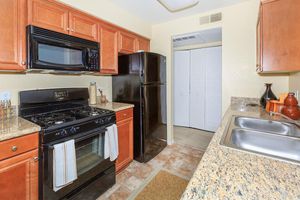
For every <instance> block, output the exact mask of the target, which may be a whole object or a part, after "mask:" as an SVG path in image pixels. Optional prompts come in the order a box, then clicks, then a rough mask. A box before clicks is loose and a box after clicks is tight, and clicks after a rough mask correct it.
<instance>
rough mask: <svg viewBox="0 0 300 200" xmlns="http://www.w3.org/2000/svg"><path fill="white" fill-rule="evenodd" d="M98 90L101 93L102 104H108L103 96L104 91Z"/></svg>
mask: <svg viewBox="0 0 300 200" xmlns="http://www.w3.org/2000/svg"><path fill="white" fill-rule="evenodd" d="M98 90H99V92H100V103H107V102H108V100H107V99H106V96H105V95H103V91H102V90H100V89H98Z"/></svg>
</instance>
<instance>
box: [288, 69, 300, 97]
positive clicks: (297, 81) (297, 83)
mask: <svg viewBox="0 0 300 200" xmlns="http://www.w3.org/2000/svg"><path fill="white" fill-rule="evenodd" d="M289 91H290V92H295V93H296V94H297V93H298V98H299V92H300V72H298V73H293V74H291V75H290V80H289ZM298 100H299V99H298ZM299 103H300V102H299Z"/></svg>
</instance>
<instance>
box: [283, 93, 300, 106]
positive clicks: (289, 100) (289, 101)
mask: <svg viewBox="0 0 300 200" xmlns="http://www.w3.org/2000/svg"><path fill="white" fill-rule="evenodd" d="M284 105H285V106H298V101H297V99H296V97H295V93H293V92H290V93H289V94H288V96H287V97H286V98H285V99H284Z"/></svg>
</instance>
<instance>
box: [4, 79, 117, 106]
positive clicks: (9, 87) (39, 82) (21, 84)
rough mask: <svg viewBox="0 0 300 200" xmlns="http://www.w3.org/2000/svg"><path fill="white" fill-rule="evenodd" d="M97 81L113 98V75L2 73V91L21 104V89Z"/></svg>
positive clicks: (63, 86) (55, 86) (13, 101)
mask: <svg viewBox="0 0 300 200" xmlns="http://www.w3.org/2000/svg"><path fill="white" fill-rule="evenodd" d="M91 81H95V82H96V83H97V87H98V88H100V89H102V90H103V93H104V94H105V95H106V96H107V98H108V100H109V101H111V98H112V78H111V76H92V75H81V76H76V75H51V74H0V92H4V91H8V92H10V93H11V101H12V105H18V104H19V96H18V95H19V91H22V90H34V89H48V88H69V87H71V88H74V87H89V85H90V82H91ZM98 95H99V94H98Z"/></svg>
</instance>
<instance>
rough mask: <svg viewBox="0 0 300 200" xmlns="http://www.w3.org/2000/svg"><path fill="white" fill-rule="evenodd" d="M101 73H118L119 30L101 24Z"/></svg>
mask: <svg viewBox="0 0 300 200" xmlns="http://www.w3.org/2000/svg"><path fill="white" fill-rule="evenodd" d="M99 32H100V63H101V64H100V73H102V74H117V73H118V30H117V29H116V28H114V27H112V26H108V25H104V24H101V25H100V31H99Z"/></svg>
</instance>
